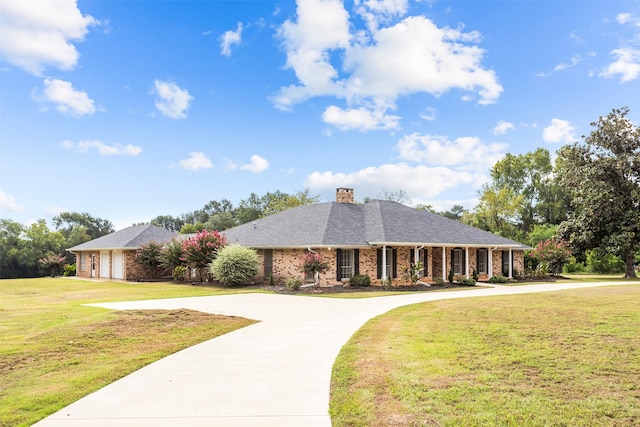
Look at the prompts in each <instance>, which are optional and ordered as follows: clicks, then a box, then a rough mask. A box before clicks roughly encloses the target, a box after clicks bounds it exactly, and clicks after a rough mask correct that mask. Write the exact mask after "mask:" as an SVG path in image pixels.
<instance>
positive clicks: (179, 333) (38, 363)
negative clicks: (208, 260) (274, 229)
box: [0, 278, 255, 426]
mask: <svg viewBox="0 0 640 427" xmlns="http://www.w3.org/2000/svg"><path fill="white" fill-rule="evenodd" d="M238 292H245V291H243V290H234V289H220V288H211V287H194V286H189V285H172V284H167V283H153V284H137V283H136V284H131V283H119V282H90V281H81V280H75V279H69V278H57V279H50V278H42V279H15V280H0V302H1V303H0V426H22V425H24V426H26V425H31V424H33V423H35V422H36V421H38V420H40V419H42V418H44V417H46V416H47V415H50V414H52V413H54V412H55V411H57V410H59V409H61V408H63V407H64V406H66V405H68V404H70V403H72V402H74V401H76V400H78V399H79V398H81V397H83V396H85V395H87V394H89V393H91V392H93V391H95V390H98V389H99V388H101V387H103V386H105V385H107V384H109V383H112V382H113V381H115V380H117V379H119V378H121V377H123V376H125V375H127V374H129V373H131V372H133V371H135V370H137V369H140V368H142V367H143V366H145V365H148V364H149V363H152V362H154V361H156V360H158V359H160V358H162V357H165V356H167V355H169V354H172V353H175V352H177V351H179V350H182V349H184V348H187V347H190V346H192V345H195V344H197V343H200V342H203V341H206V340H209V339H211V338H214V337H216V336H219V335H222V334H225V333H228V332H231V331H233V330H236V329H239V328H242V327H244V326H247V325H250V324H252V323H254V321H253V320H248V319H243V318H239V317H226V316H217V315H211V314H206V313H201V312H196V311H190V310H148V311H147V310H142V311H111V310H106V309H102V308H96V307H86V306H83V305H82V304H86V303H96V302H103V301H124V300H136V299H155V298H171V297H187V296H200V295H220V294H224V293H238ZM252 292H255V290H252Z"/></svg>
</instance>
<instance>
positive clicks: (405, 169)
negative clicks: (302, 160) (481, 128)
mask: <svg viewBox="0 0 640 427" xmlns="http://www.w3.org/2000/svg"><path fill="white" fill-rule="evenodd" d="M476 181H477V178H476V176H475V175H474V174H472V173H468V172H461V171H455V170H453V169H450V168H445V167H427V166H425V165H417V166H410V165H408V164H406V163H398V164H385V165H381V166H377V167H374V166H372V167H367V168H364V169H361V170H359V171H355V172H352V173H335V172H330V171H326V172H313V173H311V174H310V175H309V176H308V177H307V179H306V181H305V186H308V187H309V188H311V189H312V190H323V189H325V190H326V189H332V188H337V187H343V186H349V187H357V188H358V191H359V192H360V193H362V194H367V193H369V194H377V193H378V192H379V189H380V188H393V189H402V190H403V191H405V192H406V193H407V195H408V196H409V198H411V199H412V200H416V199H418V200H427V199H429V198H431V197H435V196H437V195H438V194H441V193H443V192H444V191H446V190H448V189H451V188H454V187H456V186H458V185H461V184H467V185H468V184H472V183H475V182H476Z"/></svg>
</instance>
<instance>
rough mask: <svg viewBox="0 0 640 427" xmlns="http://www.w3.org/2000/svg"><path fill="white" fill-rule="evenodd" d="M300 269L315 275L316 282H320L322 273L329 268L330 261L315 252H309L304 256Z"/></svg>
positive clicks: (316, 283)
mask: <svg viewBox="0 0 640 427" xmlns="http://www.w3.org/2000/svg"><path fill="white" fill-rule="evenodd" d="M300 269H301V270H302V271H303V272H304V273H307V274H310V275H312V276H313V280H314V284H315V285H316V286H317V285H318V284H319V283H320V274H322V273H324V272H325V271H327V270H328V269H329V263H328V262H327V261H325V260H324V258H323V257H322V255H320V254H318V253H315V252H307V253H305V254H304V255H303V256H302V261H301V263H300Z"/></svg>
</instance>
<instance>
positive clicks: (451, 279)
mask: <svg viewBox="0 0 640 427" xmlns="http://www.w3.org/2000/svg"><path fill="white" fill-rule="evenodd" d="M447 279H449V283H450V284H451V283H453V269H451V270H449V275H448V276H447Z"/></svg>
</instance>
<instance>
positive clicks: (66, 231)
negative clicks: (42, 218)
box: [53, 212, 114, 243]
mask: <svg viewBox="0 0 640 427" xmlns="http://www.w3.org/2000/svg"><path fill="white" fill-rule="evenodd" d="M53 225H54V226H55V227H56V230H58V231H60V232H61V233H62V234H63V235H64V237H65V238H67V239H68V238H69V236H70V235H71V233H72V232H73V230H74V228H75V229H76V232H78V228H79V227H81V229H84V233H86V234H87V235H88V236H89V237H90V239H89V240H91V239H97V238H98V237H101V236H104V235H106V234H109V233H113V232H114V228H113V224H112V223H111V221H109V220H108V219H102V218H97V217H94V216H91V215H90V214H88V213H86V212H82V213H80V212H62V213H61V214H58V215H56V216H54V217H53ZM79 243H82V242H79Z"/></svg>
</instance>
